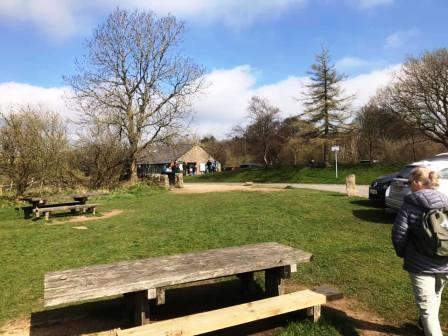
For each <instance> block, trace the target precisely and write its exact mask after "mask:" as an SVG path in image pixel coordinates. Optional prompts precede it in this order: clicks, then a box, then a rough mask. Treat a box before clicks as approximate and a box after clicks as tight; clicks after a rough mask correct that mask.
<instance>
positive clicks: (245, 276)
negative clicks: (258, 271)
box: [237, 272, 255, 295]
mask: <svg viewBox="0 0 448 336" xmlns="http://www.w3.org/2000/svg"><path fill="white" fill-rule="evenodd" d="M237 276H238V278H239V279H240V280H241V291H242V292H243V294H244V295H250V293H252V292H253V291H254V290H255V276H254V272H247V273H241V274H238V275H237Z"/></svg>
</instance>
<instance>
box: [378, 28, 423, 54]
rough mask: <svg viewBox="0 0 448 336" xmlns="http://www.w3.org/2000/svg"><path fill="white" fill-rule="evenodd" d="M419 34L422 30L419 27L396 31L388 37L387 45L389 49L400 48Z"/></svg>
mask: <svg viewBox="0 0 448 336" xmlns="http://www.w3.org/2000/svg"><path fill="white" fill-rule="evenodd" d="M419 36H420V31H419V30H418V29H409V30H404V31H399V32H395V33H393V34H391V35H389V36H388V37H387V38H386V45H385V47H386V48H388V49H393V48H400V47H402V46H404V45H406V44H407V43H408V42H409V41H410V40H412V39H414V38H416V37H419Z"/></svg>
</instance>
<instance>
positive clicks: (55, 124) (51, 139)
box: [0, 107, 77, 195]
mask: <svg viewBox="0 0 448 336" xmlns="http://www.w3.org/2000/svg"><path fill="white" fill-rule="evenodd" d="M69 152H70V149H69V145H68V140H67V136H66V131H65V127H64V125H63V123H62V121H61V119H60V118H59V116H58V115H57V114H55V113H51V112H48V111H39V110H37V109H33V108H31V107H26V108H21V109H19V110H18V111H11V112H9V113H4V114H1V116H0V173H1V174H4V175H5V176H7V177H8V178H9V179H10V180H11V181H12V182H13V185H14V188H15V190H16V194H17V195H23V194H24V193H25V192H26V191H27V190H28V189H29V188H30V187H31V186H32V185H33V184H34V185H40V184H45V185H53V186H56V187H62V186H72V185H73V184H74V183H75V182H76V178H77V176H76V171H75V170H73V169H72V168H71V167H70V166H69V161H68V156H69Z"/></svg>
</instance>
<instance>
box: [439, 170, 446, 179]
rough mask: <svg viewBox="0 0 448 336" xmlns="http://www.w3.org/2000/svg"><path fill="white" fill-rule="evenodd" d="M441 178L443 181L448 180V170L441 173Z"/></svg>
mask: <svg viewBox="0 0 448 336" xmlns="http://www.w3.org/2000/svg"><path fill="white" fill-rule="evenodd" d="M439 177H440V178H441V179H448V168H445V169H443V170H441V171H440V172H439Z"/></svg>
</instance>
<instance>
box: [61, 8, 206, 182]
mask: <svg viewBox="0 0 448 336" xmlns="http://www.w3.org/2000/svg"><path fill="white" fill-rule="evenodd" d="M183 32H184V23H183V22H181V21H179V20H177V19H176V18H175V17H173V16H170V15H168V16H165V17H160V18H159V17H157V16H156V15H155V14H154V13H152V12H139V11H134V12H128V11H126V10H121V9H116V10H115V11H114V12H113V13H112V14H110V15H109V17H108V18H107V19H106V22H105V23H104V24H102V25H100V26H99V27H98V28H97V29H96V30H95V32H94V34H93V37H92V38H91V39H90V40H89V41H87V55H85V56H84V57H83V59H82V60H81V61H77V63H76V66H77V74H76V75H73V76H68V77H65V80H66V81H67V82H68V84H69V85H70V86H71V87H72V89H73V91H74V99H75V102H76V103H77V106H78V107H79V108H80V110H81V111H82V112H83V113H84V115H85V116H86V119H87V120H89V119H94V120H98V121H99V122H101V123H102V124H104V125H107V126H108V127H109V128H110V129H112V130H113V131H114V132H115V133H116V134H117V135H119V136H120V137H122V138H123V139H125V140H126V141H127V146H128V151H129V153H128V157H129V164H130V178H131V180H136V179H137V155H138V153H139V152H140V151H142V150H144V149H145V148H147V147H148V146H149V145H151V144H154V143H157V142H163V141H167V140H168V139H170V137H172V136H173V135H174V134H176V132H177V130H178V129H179V128H180V127H182V122H183V120H185V118H186V117H187V116H188V112H189V106H190V98H191V97H192V96H194V95H195V94H197V93H198V92H199V91H200V90H201V88H202V87H203V74H204V69H203V68H202V67H200V66H198V65H196V64H195V63H194V62H193V61H192V60H190V59H189V58H186V57H183V56H181V55H180V53H179V48H178V47H179V45H180V42H181V38H182V35H183Z"/></svg>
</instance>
